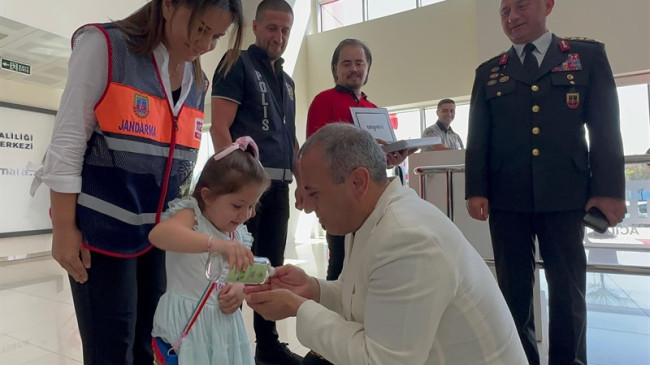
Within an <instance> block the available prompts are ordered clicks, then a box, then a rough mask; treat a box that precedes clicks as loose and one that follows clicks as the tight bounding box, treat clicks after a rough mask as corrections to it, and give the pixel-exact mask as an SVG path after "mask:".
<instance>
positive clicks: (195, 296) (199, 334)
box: [152, 197, 254, 365]
mask: <svg viewBox="0 0 650 365" xmlns="http://www.w3.org/2000/svg"><path fill="white" fill-rule="evenodd" d="M182 209H193V210H194V216H195V223H196V224H195V226H194V230H195V231H198V232H203V233H207V234H211V235H213V236H214V237H215V238H220V239H223V240H229V239H230V236H229V235H226V234H224V233H222V232H220V231H219V230H217V229H216V228H215V227H214V226H213V225H212V223H210V221H208V220H207V219H206V218H205V217H204V216H203V214H202V213H201V210H200V209H199V206H198V204H197V202H196V199H194V198H192V197H186V198H180V199H176V200H174V201H172V202H170V203H169V209H168V210H167V211H166V212H165V214H164V215H163V219H165V218H169V217H171V216H172V215H174V214H175V213H176V212H178V211H179V210H182ZM234 239H235V240H236V241H238V242H241V243H242V244H244V245H245V246H248V247H250V246H251V245H252V243H253V237H252V235H251V234H250V233H249V232H248V230H247V229H246V226H245V225H243V224H242V225H241V226H239V227H237V230H236V232H235V237H234ZM166 255H167V256H166V266H167V267H166V270H167V292H165V294H163V296H162V297H161V298H160V301H159V302H158V307H157V308H156V314H155V316H154V324H153V331H152V335H153V336H154V337H160V338H162V339H163V340H164V341H165V342H167V343H170V344H173V343H174V342H175V341H176V340H177V339H178V337H179V335H180V333H181V331H182V330H183V328H185V325H186V324H187V321H188V319H189V317H190V315H191V314H192V312H193V311H194V308H195V307H196V305H197V302H198V300H199V298H200V297H201V295H202V294H203V292H204V290H205V288H206V287H207V286H208V283H209V282H208V280H207V279H206V277H205V262H206V260H207V258H208V254H207V253H197V254H191V253H179V252H170V251H168V252H167V253H166ZM217 261H218V260H217ZM212 269H213V270H218V271H216V272H221V270H220V269H221V268H220V267H214V263H213V268H212ZM218 294H219V292H218V290H217V288H215V290H214V291H213V292H212V294H210V298H209V299H208V301H207V304H206V305H205V306H204V307H203V311H201V314H199V317H198V319H197V321H196V323H195V324H194V326H193V327H192V329H190V332H189V334H188V336H187V337H185V339H184V340H183V344H182V346H181V350H180V353H179V354H178V360H179V364H181V365H194V364H213V365H254V361H253V355H252V351H251V343H250V339H249V338H248V334H247V332H246V327H245V326H244V320H243V317H242V314H241V310H240V309H238V310H237V311H236V312H235V313H233V314H224V313H222V312H221V310H220V309H219V302H218V300H217V296H218Z"/></svg>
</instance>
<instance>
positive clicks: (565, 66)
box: [551, 53, 582, 72]
mask: <svg viewBox="0 0 650 365" xmlns="http://www.w3.org/2000/svg"><path fill="white" fill-rule="evenodd" d="M579 70H582V63H581V62H580V55H579V54H577V53H571V54H569V55H568V57H567V59H566V60H565V61H564V62H562V63H561V64H560V65H558V66H555V67H553V68H552V69H551V72H565V71H579Z"/></svg>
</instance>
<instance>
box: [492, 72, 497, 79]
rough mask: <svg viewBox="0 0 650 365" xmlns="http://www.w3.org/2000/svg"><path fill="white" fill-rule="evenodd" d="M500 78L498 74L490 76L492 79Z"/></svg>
mask: <svg viewBox="0 0 650 365" xmlns="http://www.w3.org/2000/svg"><path fill="white" fill-rule="evenodd" d="M498 78H499V74H498V73H497V72H495V73H493V74H491V75H490V79H498Z"/></svg>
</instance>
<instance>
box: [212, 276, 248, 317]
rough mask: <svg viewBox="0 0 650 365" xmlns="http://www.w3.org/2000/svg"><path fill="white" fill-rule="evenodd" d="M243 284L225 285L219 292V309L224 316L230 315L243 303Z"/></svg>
mask: <svg viewBox="0 0 650 365" xmlns="http://www.w3.org/2000/svg"><path fill="white" fill-rule="evenodd" d="M243 289H244V284H237V283H236V284H226V286H224V287H223V289H221V291H220V292H219V297H218V298H219V308H220V309H221V312H223V313H224V314H232V313H235V312H236V311H237V309H239V307H241V305H242V303H243V302H244V291H243Z"/></svg>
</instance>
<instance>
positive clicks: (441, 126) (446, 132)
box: [422, 99, 465, 152]
mask: <svg viewBox="0 0 650 365" xmlns="http://www.w3.org/2000/svg"><path fill="white" fill-rule="evenodd" d="M436 114H437V115H438V121H436V123H435V124H434V125H432V126H429V127H427V129H425V130H424V131H423V132H422V137H440V140H442V144H437V145H433V146H430V147H426V148H423V149H422V152H426V151H440V150H462V149H465V147H464V146H463V141H462V140H461V139H460V136H459V135H458V134H457V133H456V132H454V131H453V130H452V129H451V122H453V121H454V118H455V117H456V102H455V101H453V100H452V99H442V100H440V101H439V102H438V108H437V109H436Z"/></svg>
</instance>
